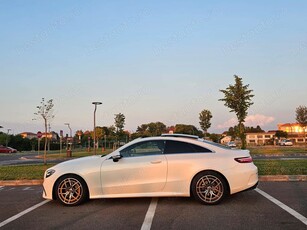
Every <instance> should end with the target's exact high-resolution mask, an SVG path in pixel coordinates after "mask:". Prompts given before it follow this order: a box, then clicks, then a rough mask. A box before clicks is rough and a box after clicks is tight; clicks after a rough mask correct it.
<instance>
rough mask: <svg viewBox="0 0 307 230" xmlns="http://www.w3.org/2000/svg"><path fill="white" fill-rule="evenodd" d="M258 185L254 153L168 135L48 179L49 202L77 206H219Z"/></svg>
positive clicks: (62, 168)
mask: <svg viewBox="0 0 307 230" xmlns="http://www.w3.org/2000/svg"><path fill="white" fill-rule="evenodd" d="M257 184H258V169H257V167H256V166H255V165H254V163H253V159H252V157H251V156H250V153H249V151H248V150H239V149H230V148H228V147H226V146H223V145H220V144H217V143H214V142H210V141H207V140H204V139H201V138H199V137H197V136H189V135H183V134H181V135H179V134H168V135H162V136H160V137H148V138H139V139H136V140H134V141H132V142H130V143H128V144H126V145H124V146H122V147H120V148H119V149H117V150H115V151H114V152H112V153H110V154H108V155H106V156H99V155H95V156H89V157H82V158H79V159H75V160H70V161H66V162H62V163H60V164H57V165H55V166H52V167H51V168H49V169H47V170H46V172H45V174H44V183H43V197H44V198H45V199H55V200H58V201H60V202H61V203H62V204H64V205H67V206H73V205H78V204H80V203H82V202H83V201H86V200H87V199H89V198H90V199H96V198H119V197H172V196H175V197H178V196H182V197H189V196H192V197H194V198H195V199H196V200H197V201H199V202H200V203H202V204H209V205H213V204H218V203H219V202H221V201H222V200H223V198H224V197H226V196H227V195H231V194H235V193H238V192H242V191H245V190H248V189H254V188H255V187H256V186H257Z"/></svg>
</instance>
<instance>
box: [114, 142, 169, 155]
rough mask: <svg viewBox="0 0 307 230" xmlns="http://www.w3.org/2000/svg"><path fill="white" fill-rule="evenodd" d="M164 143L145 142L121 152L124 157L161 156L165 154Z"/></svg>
mask: <svg viewBox="0 0 307 230" xmlns="http://www.w3.org/2000/svg"><path fill="white" fill-rule="evenodd" d="M164 147H165V142H164V141H162V140H161V141H160V140H157V141H144V142H140V143H136V144H134V145H131V146H129V147H127V148H125V149H123V150H122V151H120V154H121V156H123V157H138V156H149V155H161V154H163V153H164Z"/></svg>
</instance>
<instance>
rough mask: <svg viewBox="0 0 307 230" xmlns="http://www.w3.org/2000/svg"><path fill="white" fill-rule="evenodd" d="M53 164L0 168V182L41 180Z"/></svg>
mask: <svg viewBox="0 0 307 230" xmlns="http://www.w3.org/2000/svg"><path fill="white" fill-rule="evenodd" d="M53 165H54V164H47V165H42V164H41V165H16V166H1V167H0V180H34V179H43V177H44V172H45V170H46V169H47V168H50V167H51V166H53Z"/></svg>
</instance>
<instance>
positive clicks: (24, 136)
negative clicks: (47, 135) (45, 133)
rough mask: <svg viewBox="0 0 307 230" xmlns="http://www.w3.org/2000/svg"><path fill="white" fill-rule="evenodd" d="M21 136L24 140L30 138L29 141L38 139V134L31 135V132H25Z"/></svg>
mask: <svg viewBox="0 0 307 230" xmlns="http://www.w3.org/2000/svg"><path fill="white" fill-rule="evenodd" d="M19 135H21V136H22V138H28V139H30V140H31V139H33V138H36V133H31V132H23V133H20V134H19Z"/></svg>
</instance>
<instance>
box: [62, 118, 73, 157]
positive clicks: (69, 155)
mask: <svg viewBox="0 0 307 230" xmlns="http://www.w3.org/2000/svg"><path fill="white" fill-rule="evenodd" d="M64 125H67V126H68V128H69V131H70V140H71V142H72V131H71V128H70V124H69V123H64ZM67 144H68V142H67ZM71 147H72V143H71V144H70V147H69V148H68V149H67V152H66V153H67V156H68V157H71V152H72V150H71Z"/></svg>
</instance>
